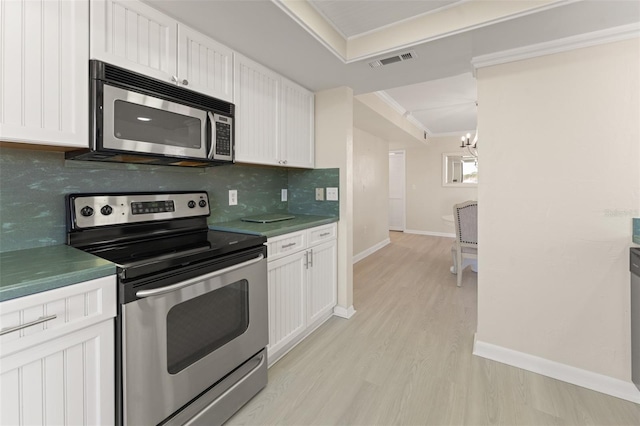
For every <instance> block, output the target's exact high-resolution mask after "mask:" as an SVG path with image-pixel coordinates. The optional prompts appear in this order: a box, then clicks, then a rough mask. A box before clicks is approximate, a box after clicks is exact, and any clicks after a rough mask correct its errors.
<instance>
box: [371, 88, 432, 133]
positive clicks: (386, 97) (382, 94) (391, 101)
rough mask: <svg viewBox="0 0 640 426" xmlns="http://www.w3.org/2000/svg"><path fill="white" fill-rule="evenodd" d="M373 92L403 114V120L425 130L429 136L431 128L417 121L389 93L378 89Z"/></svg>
mask: <svg viewBox="0 0 640 426" xmlns="http://www.w3.org/2000/svg"><path fill="white" fill-rule="evenodd" d="M374 93H375V94H376V96H378V97H379V98H380V99H382V100H383V101H384V102H386V103H387V105H389V106H390V107H391V108H392V109H393V110H394V111H395V112H397V113H398V114H400V115H401V116H403V117H404V119H405V120H407V121H408V122H409V123H411V124H413V125H414V126H416V127H417V128H419V129H421V130H423V131H425V132H427V136H431V130H429V129H428V128H427V127H426V126H425V125H424V124H422V123H421V122H420V121H418V119H417V118H415V117H414V116H413V115H411V111H407V110H406V109H405V108H404V107H403V106H402V105H400V104H399V103H398V102H396V100H395V99H393V98H392V97H391V96H389V94H388V93H387V92H386V91H384V90H378V91H377V92H374Z"/></svg>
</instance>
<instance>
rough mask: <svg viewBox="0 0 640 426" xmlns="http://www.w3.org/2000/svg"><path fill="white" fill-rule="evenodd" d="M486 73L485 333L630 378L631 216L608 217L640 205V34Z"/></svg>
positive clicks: (503, 343) (481, 196) (482, 113)
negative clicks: (631, 38) (637, 36)
mask: <svg viewBox="0 0 640 426" xmlns="http://www.w3.org/2000/svg"><path fill="white" fill-rule="evenodd" d="M477 78H478V102H479V111H478V112H479V115H478V122H479V127H480V135H481V139H480V158H481V162H480V183H479V193H478V201H479V206H478V207H479V244H480V250H479V256H480V257H479V265H480V271H479V274H478V331H477V336H476V338H477V340H478V341H481V342H486V343H490V344H493V345H497V346H499V347H502V348H507V349H512V350H515V351H518V352H521V353H525V354H530V355H534V356H537V357H541V358H544V359H546V360H551V361H554V362H557V363H561V364H566V365H569V366H573V367H577V368H579V369H582V370H587V371H590V372H594V373H599V374H602V375H606V376H609V377H612V378H617V379H620V380H625V381H629V380H630V378H631V371H630V362H631V361H630V317H629V279H630V277H629V264H628V263H629V246H630V243H631V213H630V214H629V215H628V216H627V215H624V214H611V212H612V211H616V210H619V211H623V212H624V211H627V212H632V211H638V209H639V208H640V120H639V117H640V106H639V96H640V95H639V94H640V42H639V41H638V39H634V40H629V41H623V42H617V43H610V44H606V45H601V46H596V47H589V48H584V49H578V50H573V51H570V52H565V53H558V54H554V55H548V56H543V57H539V58H534V59H529V60H522V61H518V62H513V63H509V64H504V65H497V66H493V67H488V68H482V69H479V70H478V74H477ZM409 158H411V156H410V157H409Z"/></svg>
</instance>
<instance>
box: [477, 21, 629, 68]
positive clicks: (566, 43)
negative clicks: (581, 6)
mask: <svg viewBox="0 0 640 426" xmlns="http://www.w3.org/2000/svg"><path fill="white" fill-rule="evenodd" d="M635 37H640V23H633V24H628V25H621V26H619V27H614V28H608V29H606V30H600V31H594V32H590V33H586V34H580V35H576V36H571V37H565V38H560V39H557V40H552V41H548V42H545V43H538V44H532V45H529V46H524V47H519V48H516V49H509V50H503V51H501V52H495V53H489V54H487V55H480V56H475V57H473V58H472V59H471V65H472V67H473V75H474V76H475V75H476V72H477V70H478V69H479V68H484V67H490V66H494V65H500V64H506V63H508V62H515V61H521V60H524V59H531V58H536V57H538V56H544V55H552V54H554V53H561V52H566V51H569V50H574V49H580V48H583V47H591V46H597V45H600V44H605V43H613V42H616V41H622V40H628V39H631V38H635Z"/></svg>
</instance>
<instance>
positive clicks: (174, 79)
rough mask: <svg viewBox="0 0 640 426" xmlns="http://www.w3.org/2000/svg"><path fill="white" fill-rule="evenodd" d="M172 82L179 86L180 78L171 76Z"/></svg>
mask: <svg viewBox="0 0 640 426" xmlns="http://www.w3.org/2000/svg"><path fill="white" fill-rule="evenodd" d="M171 81H173V82H174V83H176V84H178V77H176V76H175V75H172V76H171Z"/></svg>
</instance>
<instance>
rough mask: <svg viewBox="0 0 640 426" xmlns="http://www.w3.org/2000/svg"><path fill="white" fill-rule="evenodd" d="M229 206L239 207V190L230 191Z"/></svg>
mask: <svg viewBox="0 0 640 426" xmlns="http://www.w3.org/2000/svg"><path fill="white" fill-rule="evenodd" d="M229 205H230V206H237V205H238V190H236V189H230V190H229Z"/></svg>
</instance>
